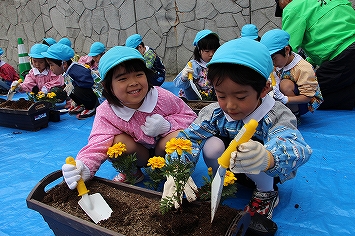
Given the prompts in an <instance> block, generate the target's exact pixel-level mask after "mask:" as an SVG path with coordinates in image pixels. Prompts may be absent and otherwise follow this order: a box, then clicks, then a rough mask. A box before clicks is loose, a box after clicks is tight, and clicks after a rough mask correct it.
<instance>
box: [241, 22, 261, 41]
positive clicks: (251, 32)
mask: <svg viewBox="0 0 355 236" xmlns="http://www.w3.org/2000/svg"><path fill="white" fill-rule="evenodd" d="M240 37H241V38H242V37H246V38H250V39H254V40H256V41H260V36H259V30H258V28H257V27H256V25H254V24H246V25H244V26H243V27H242V30H241V31H240Z"/></svg>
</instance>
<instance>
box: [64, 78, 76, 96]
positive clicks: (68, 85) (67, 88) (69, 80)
mask: <svg viewBox="0 0 355 236" xmlns="http://www.w3.org/2000/svg"><path fill="white" fill-rule="evenodd" d="M63 77H64V83H65V88H64V91H65V92H67V95H68V96H69V95H70V94H71V93H72V91H73V90H74V86H73V83H72V82H73V79H72V78H71V77H70V75H69V74H68V73H63Z"/></svg>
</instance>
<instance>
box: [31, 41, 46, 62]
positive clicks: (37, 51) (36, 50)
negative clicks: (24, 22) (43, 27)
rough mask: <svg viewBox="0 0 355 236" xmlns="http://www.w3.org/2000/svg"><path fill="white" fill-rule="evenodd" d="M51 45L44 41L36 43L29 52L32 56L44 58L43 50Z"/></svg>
mask: <svg viewBox="0 0 355 236" xmlns="http://www.w3.org/2000/svg"><path fill="white" fill-rule="evenodd" d="M48 48H49V46H48V45H45V44H43V43H36V44H35V45H33V46H32V47H31V49H30V53H29V54H28V55H29V56H30V57H32V58H44V56H43V55H42V52H46V51H47V50H48Z"/></svg>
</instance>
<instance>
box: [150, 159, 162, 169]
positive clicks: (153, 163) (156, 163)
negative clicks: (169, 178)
mask: <svg viewBox="0 0 355 236" xmlns="http://www.w3.org/2000/svg"><path fill="white" fill-rule="evenodd" d="M147 166H150V167H152V169H155V168H158V169H160V168H163V167H164V166H165V159H164V157H156V156H154V157H152V158H149V160H148V164H147Z"/></svg>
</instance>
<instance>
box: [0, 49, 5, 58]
mask: <svg viewBox="0 0 355 236" xmlns="http://www.w3.org/2000/svg"><path fill="white" fill-rule="evenodd" d="M2 54H4V50H2V48H0V56H1V55H2Z"/></svg>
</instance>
